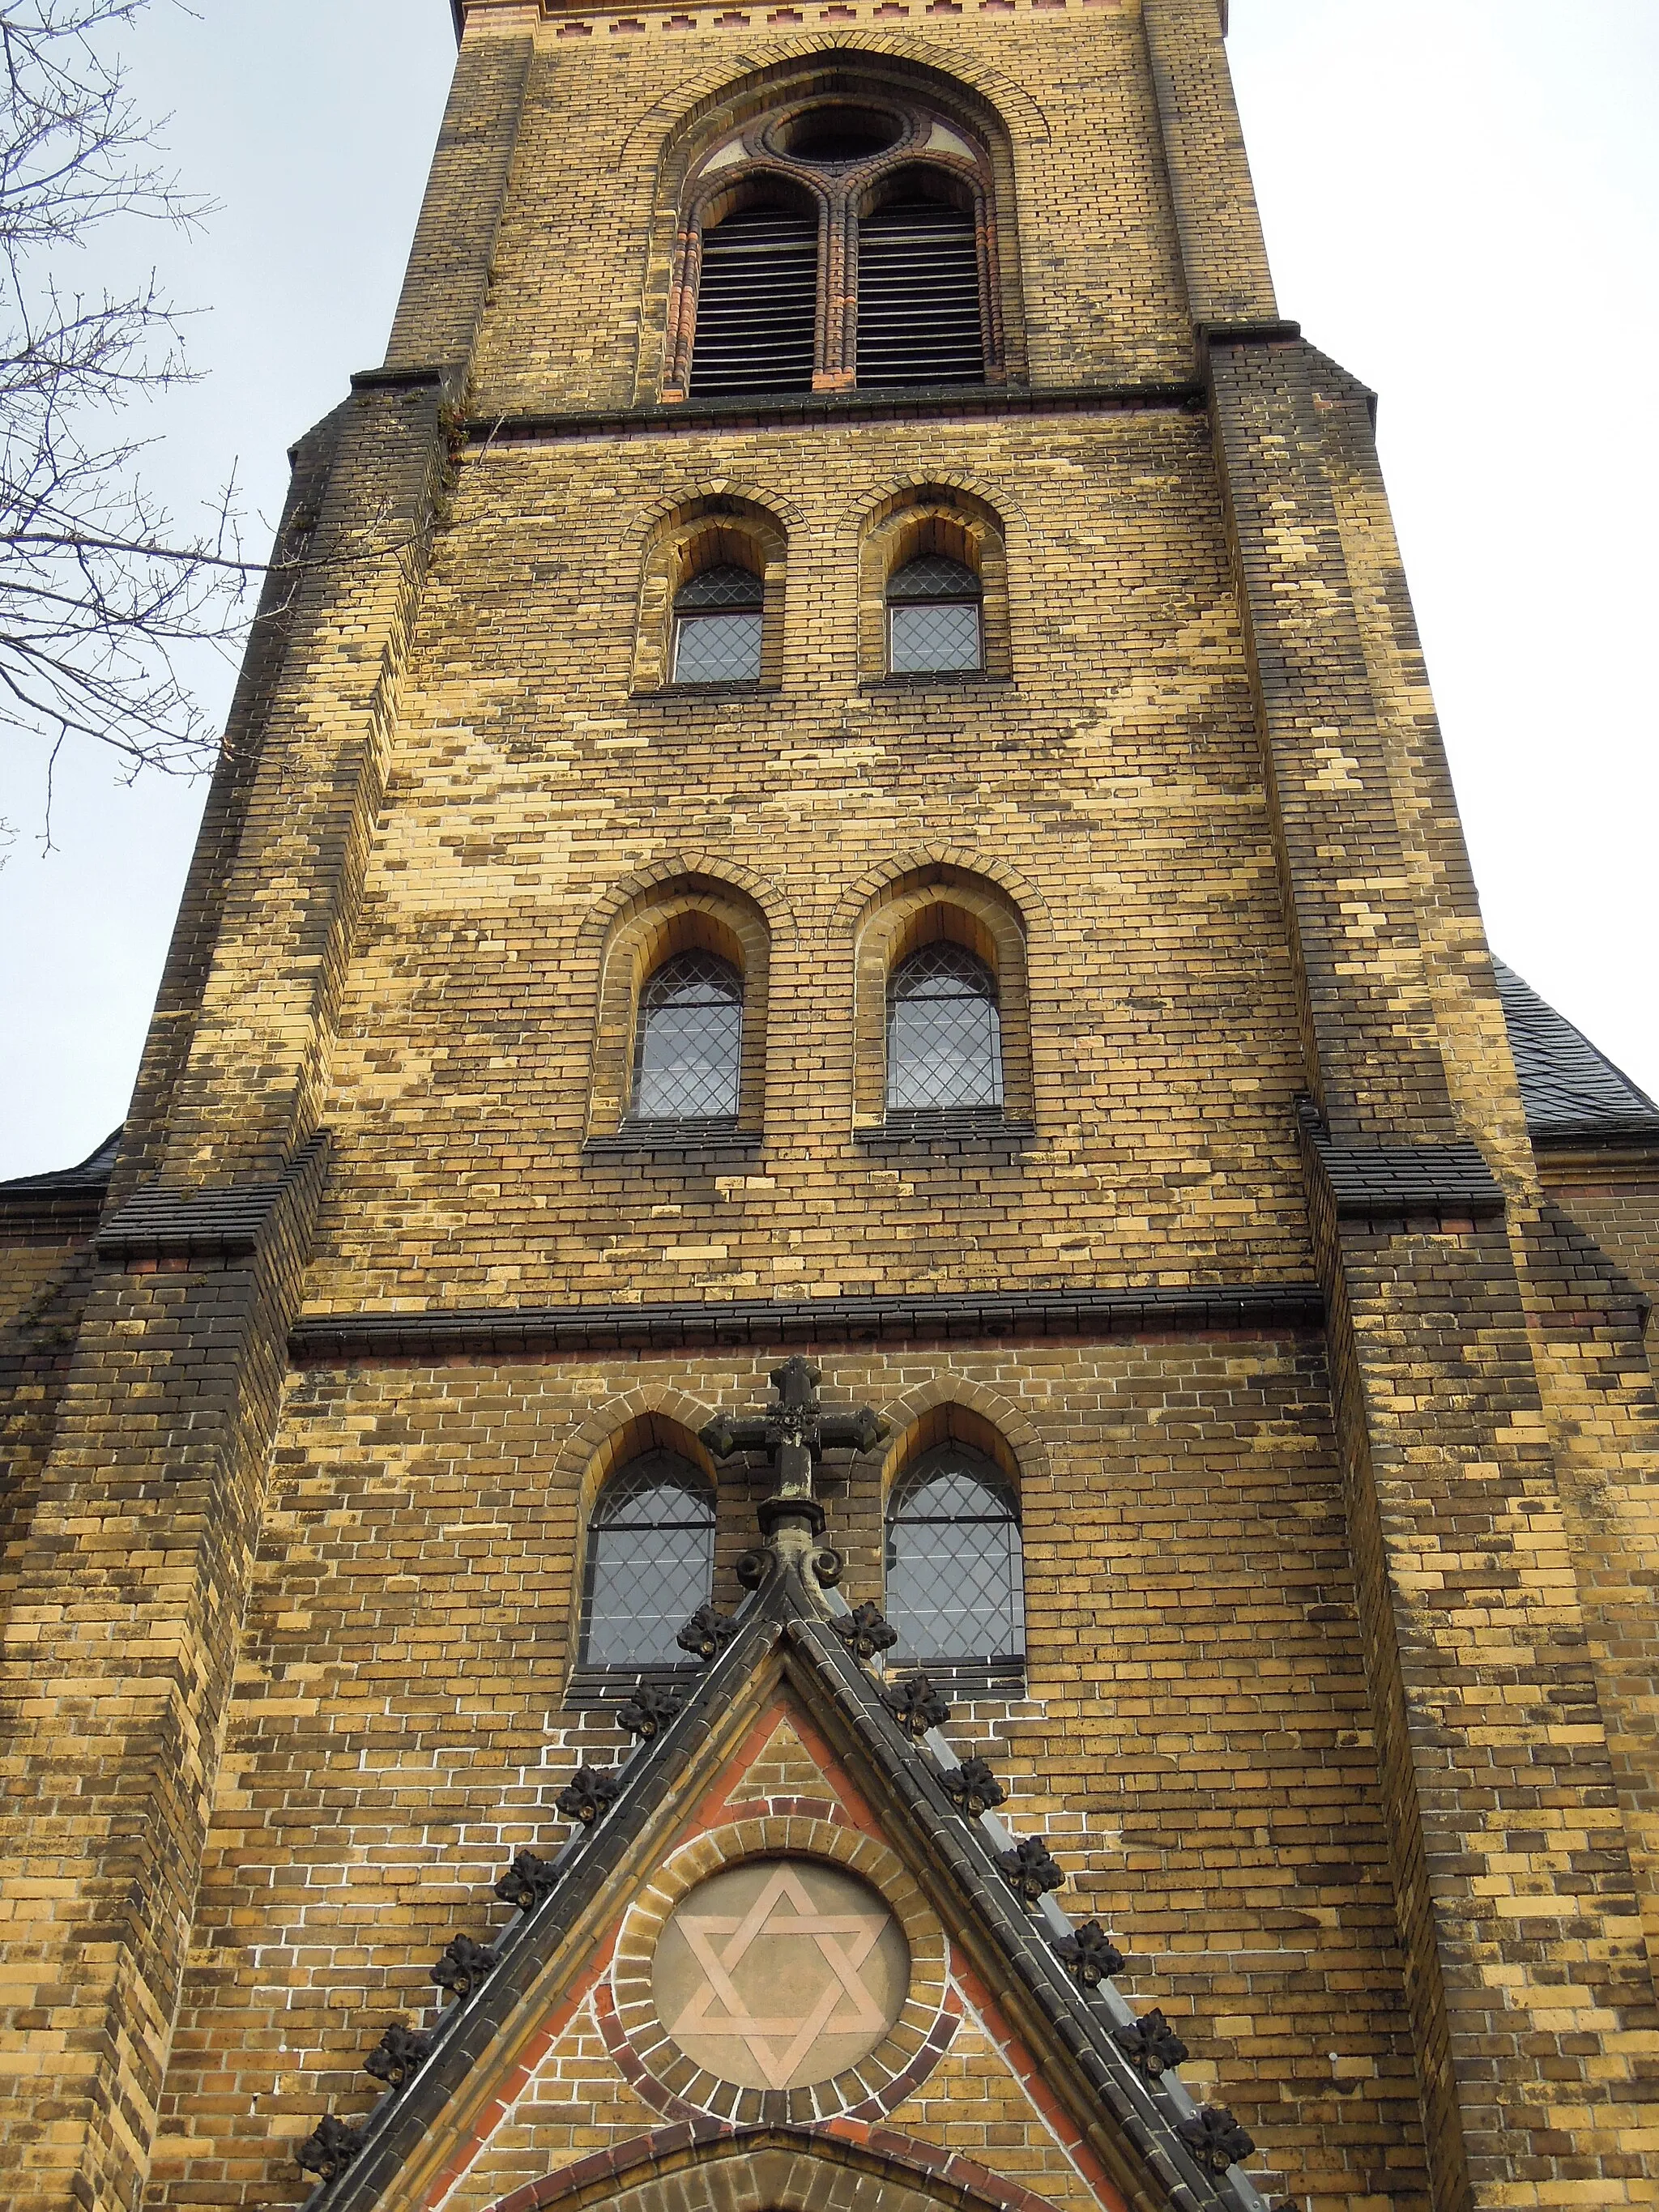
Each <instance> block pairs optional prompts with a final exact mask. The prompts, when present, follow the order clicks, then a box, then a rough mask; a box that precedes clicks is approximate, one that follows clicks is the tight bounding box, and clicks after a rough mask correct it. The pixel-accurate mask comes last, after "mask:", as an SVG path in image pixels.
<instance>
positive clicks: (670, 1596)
mask: <svg viewBox="0 0 1659 2212" xmlns="http://www.w3.org/2000/svg"><path fill="white" fill-rule="evenodd" d="M713 1590H714V1492H712V1490H711V1489H710V1488H709V1486H708V1482H707V1481H706V1480H704V1478H703V1476H702V1474H699V1473H698V1471H697V1469H696V1468H695V1467H693V1466H692V1465H691V1464H690V1462H689V1461H688V1460H683V1459H681V1458H680V1457H679V1456H678V1455H677V1454H676V1453H673V1452H670V1451H653V1452H647V1453H646V1454H645V1455H644V1456H643V1457H642V1458H640V1459H636V1460H631V1461H629V1464H628V1465H627V1466H626V1467H625V1468H623V1469H622V1470H621V1471H620V1472H619V1473H618V1474H614V1475H612V1477H611V1480H610V1481H609V1482H607V1483H606V1485H605V1488H604V1489H603V1490H602V1491H601V1492H599V1503H598V1504H597V1505H596V1506H595V1507H594V1509H593V1518H592V1522H591V1523H590V1525H589V1528H588V1533H587V1583H586V1589H585V1591H584V1593H583V1598H582V1660H583V1662H584V1664H586V1665H587V1666H590V1667H628V1668H647V1667H676V1666H682V1667H683V1666H684V1664H685V1654H684V1652H683V1651H682V1650H680V1649H679V1646H678V1644H676V1643H675V1641H674V1639H675V1638H676V1637H677V1636H678V1634H679V1632H680V1630H681V1629H682V1628H684V1626H685V1624H686V1622H687V1621H688V1620H690V1617H691V1615H692V1614H693V1613H695V1612H696V1609H697V1607H699V1606H700V1605H706V1604H707V1603H708V1600H709V1597H710V1595H712V1593H713Z"/></svg>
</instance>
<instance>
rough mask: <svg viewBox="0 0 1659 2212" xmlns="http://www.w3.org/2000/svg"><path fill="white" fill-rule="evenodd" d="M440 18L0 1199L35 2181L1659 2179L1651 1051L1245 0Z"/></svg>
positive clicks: (877, 1)
mask: <svg viewBox="0 0 1659 2212" xmlns="http://www.w3.org/2000/svg"><path fill="white" fill-rule="evenodd" d="M427 3H428V4H435V0H427ZM458 17H459V21H458V31H459V63H458V67H457V73H456V77H455V82H454V89H453V97H452V100H451V103H450V106H449V109H448V112H447V118H446V120H445V124H444V126H443V131H442V135H441V140H440V143H439V146H438V150H437V155H436V159H435V165H434V168H433V172H432V179H431V184H430V188H429V190H428V195H427V198H426V203H425V205H424V208H423V210H422V213H421V216H420V221H419V226H418V229H417V231H416V239H415V244H414V248H413V252H412V253H411V256H410V264H409V273H408V278H407V282H406V284H405V288H404V294H403V298H402V301H401V304H400V306H399V308H398V314H397V319H396V323H395V326H394V328H393V331H392V339H391V343H390V348H389V350H388V352H387V355H386V362H385V363H384V365H383V366H382V367H380V368H374V369H370V370H368V371H366V372H364V373H362V374H358V375H356V376H355V377H354V378H353V379H352V380H351V386H350V391H349V396H348V397H347V398H345V399H344V400H343V403H342V404H341V405H340V406H339V408H338V409H337V410H336V411H335V412H334V413H333V414H332V415H331V416H329V417H328V418H327V420H326V421H325V422H322V423H321V424H319V426H318V427H317V428H315V429H314V430H313V431H312V432H310V433H309V434H308V435H306V436H305V437H304V438H302V439H301V441H300V442H299V444H298V445H297V446H296V447H295V451H294V456H293V459H294V475H293V488H292V493H291V496H290V498H289V504H288V507H287V510H286V512H285V513H284V515H283V521H282V526H281V533H280V538H279V544H278V551H277V567H276V569H275V571H274V572H273V575H272V579H271V582H270V588H269V590H268V592H267V594H266V599H265V603H264V607H263V609H262V611H261V615H260V618H259V621H258V623H257V625H256V627H255V631H254V637H253V643H252V647H251V649H250V653H249V656H248V659H247V663H246V669H245V671H244V673H243V677H242V679H241V683H240V690H239V691H238V694H237V698H236V702H235V708H234V718H233V722H232V726H231V729H230V732H229V738H228V744H227V747H226V750H225V755H224V759H223V763H222V767H221V769H220V770H219V772H218V775H217V777H216V781H215V783H214V786H213V789H212V794H211V797H210V801H209V805H208V809H207V814H206V817H205V821H204V827H203V830H202V836H201V841H200V844H199V847H198V849H197V854H196V859H195V862H194V865H193V867H192V870H191V876H190V879H189V884H188V887H187V890H186V892H185V900H184V905H183V909H182V912H181V915H180V917H179V926H178V930H177V934H176V936H175V938H174V940H173V950H172V953H171V956H170V958H169V962H168V965H167V973H166V977H165V981H164V983H163V986H162V989H161V998H160V1001H159V1004H158V1006H157V1009H156V1012H155V1021H154V1024H153V1026H152V1029H151V1030H150V1035H149V1044H148V1047H147V1049H146V1053H145V1055H144V1060H143V1067H142V1070H141V1072H140V1074H139V1078H138V1082H137V1090H136V1092H135V1095H134V1098H133V1103H132V1107H131V1113H130V1115H129V1117H128V1119H127V1121H126V1122H125V1127H124V1128H123V1129H122V1130H121V1131H120V1132H119V1133H118V1136H117V1138H116V1139H112V1144H111V1146H109V1147H107V1148H106V1151H105V1152H103V1153H101V1154H100V1155H99V1156H98V1157H97V1158H95V1159H94V1160H92V1161H89V1162H88V1163H85V1164H83V1165H82V1167H81V1168H79V1169H75V1170H65V1171H64V1172H63V1173H62V1174H59V1175H57V1176H38V1177H33V1178H30V1179H27V1180H26V1181H25V1182H20V1183H15V1184H12V1185H10V1186H8V1187H6V1188H4V1189H0V1253H3V1271H0V1282H3V1285H4V1288H5V1292H6V1302H5V1305H4V1309H3V1318H4V1322H5V1328H4V1334H3V1337H0V1360H3V1365H0V1380H3V1382H4V1383H5V1384H6V1385H7V1387H8V1389H9V1393H10V1395H9V1401H8V1402H9V1411H8V1412H7V1413H6V1415H5V1419H6V1424H7V1425H6V1428H5V1431H4V1435H5V1437H6V1449H7V1472H6V1474H5V1477H4V1481H3V1486H0V1620H3V1626H4V1643H3V1661H4V1673H3V1687H4V1699H5V1716H6V1717H5V1727H6V1735H5V1739H4V1751H3V1759H4V1770H3V1771H4V1778H5V1792H4V1802H3V1805H0V1857H3V1869H4V1871H3V1882H0V1896H3V1899H4V1903H3V1918H0V1935H3V1959H4V1965H3V1978H0V2008H3V2018H0V2170H3V2172H4V2174H5V2190H4V2195H5V2201H6V2203H8V2205H9V2206H11V2207H12V2208H14V2212H207V2208H213V2212H252V2208H256V2207H258V2208H265V2207H275V2206H296V2205H299V2204H300V2203H302V2202H304V2203H308V2204H309V2205H311V2206H312V2207H313V2212H440V2208H441V2212H532V2207H533V2208H559V2212H588V2208H593V2212H600V2208H605V2212H610V2208H612V2207H615V2208H617V2212H831V2209H832V2208H844V2207H849V2206H853V2205H857V2206H860V2207H865V2206H868V2207H871V2208H874V2212H1166V2209H1168V2208H1173V2212H1260V2208H1261V2205H1262V2204H1263V2203H1264V2202H1267V2203H1273V2204H1276V2205H1280V2206H1283V2207H1285V2208H1287V2212H1288V2208H1290V2207H1295V2208H1297V2212H1379V2208H1383V2207H1388V2208H1390V2212H1473V2209H1474V2208H1479V2212H1521V2208H1527V2212H1585V2208H1595V2212H1609V2208H1613V2207H1616V2206H1622V2205H1632V2206H1635V2205H1648V2206H1651V2205H1653V2204H1654V2203H1656V2202H1659V2093H1656V2090H1655V2087H1654V2086H1653V2068H1654V2054H1655V2051H1656V2047H1659V2044H1656V2038H1659V2002H1656V1985H1655V1969H1656V1960H1659V1622H1656V1613H1655V1591H1656V1577H1659V1541H1656V1534H1659V1532H1656V1526H1655V1514H1654V1499H1655V1495H1656V1492H1655V1482H1656V1477H1659V1459H1656V1453H1655V1443H1656V1431H1655V1411H1654V1394H1653V1376H1652V1373H1651V1371H1650V1365H1649V1361H1648V1358H1647V1353H1646V1350H1645V1348H1644V1326H1645V1322H1646V1316H1647V1310H1648V1307H1647V1297H1646V1295H1645V1294H1644V1285H1646V1287H1647V1289H1648V1290H1651V1289H1652V1288H1653V1287H1654V1285H1655V1283H1656V1281H1659V1110H1656V1109H1655V1108H1654V1106H1653V1104H1652V1102H1650V1101H1649V1100H1647V1099H1646V1098H1644V1097H1643V1096H1642V1095H1641V1093H1639V1092H1638V1091H1636V1090H1635V1089H1634V1088H1633V1086H1632V1085H1629V1084H1628V1083H1626V1081H1625V1080H1624V1079H1623V1078H1622V1077H1620V1075H1619V1073H1618V1072H1617V1071H1616V1070H1615V1069H1613V1068H1611V1067H1610V1066H1608V1065H1607V1063H1606V1062H1605V1061H1604V1060H1602V1059H1601V1056H1600V1055H1599V1054H1596V1053H1595V1051H1594V1049H1593V1048H1591V1047H1590V1046H1589V1044H1588V1043H1586V1042H1585V1041H1584V1040H1583V1038H1582V1037H1580V1036H1577V1032H1575V1031H1573V1030H1571V1028H1570V1027H1569V1026H1568V1025H1567V1024H1565V1022H1563V1021H1562V1020H1561V1018H1560V1017H1559V1016H1558V1015H1556V1014H1554V1013H1553V1012H1552V1010H1551V1009H1549V1008H1548V1007H1546V1006H1543V1005H1542V1004H1541V1002H1540V1001H1539V1000H1536V999H1535V998H1534V996H1533V995H1532V994H1530V993H1529V992H1528V989H1527V987H1526V986H1525V985H1524V984H1523V983H1522V982H1521V981H1520V980H1519V979H1518V978H1516V977H1514V976H1511V975H1509V973H1508V971H1507V970H1502V969H1496V968H1495V964H1494V963H1493V961H1492V957H1491V955H1490V953H1489V952H1488V950H1487V947H1486V941H1485V938H1484V935H1483V933H1482V928H1481V924H1480V915H1479V910H1478V908H1477V905H1476V902H1475V897H1474V889H1473V886H1472V884H1471V880H1470V876H1469V871H1468V861H1467V858H1466V855H1465V852H1464V848H1463V844H1462V836H1461V832H1460V829H1459V824H1458V819H1457V813H1456V809H1455V802H1454V799H1453V797H1452V793H1451V788H1450V785H1449V779H1448V776H1447V772H1446V766H1445V761H1444V757H1443V752H1442V750H1441V745H1440V740H1439V737H1438V734H1437V728H1436V725H1435V721H1434V717H1433V712H1432V707H1431V701H1430V697H1429V693H1428V688H1427V684H1426V679H1425V672H1424V668H1423V663H1422V659H1421V654H1420V652H1419V645H1418V641H1417V638H1416V635H1415V632H1414V629H1413V620H1412V615H1411V611H1410V606H1409V603H1408V601H1407V595H1406V592H1405V587H1404V585H1403V582H1402V580H1401V565H1400V558H1399V553H1398V550H1397V547H1396V545H1395V538H1394V536H1393V532H1392V528H1391V526H1390V522H1389V513H1388V507H1387V503H1386V501H1385V498H1384V495H1383V487H1382V483H1381V480H1380V477H1379V474H1378V471H1377V464H1376V448H1375V445H1374V441H1373V435H1372V421H1373V406H1374V402H1373V398H1372V395H1371V394H1370V392H1367V391H1366V390H1365V389H1364V387H1363V386H1361V385H1360V384H1359V383H1358V381H1357V380H1355V378H1354V377H1353V376H1352V375H1351V374H1348V373H1347V372H1346V370H1344V369H1343V368H1340V367H1339V366H1338V365H1337V364H1336V363H1335V362H1332V361H1330V360H1328V358H1326V356H1323V355H1322V354H1321V353H1320V352H1318V351H1317V350H1316V348H1315V347H1314V346H1313V345H1312V344H1311V343H1310V342H1309V341H1308V340H1306V339H1304V337H1303V336H1302V335H1301V332H1300V331H1299V329H1298V326H1297V324H1296V323H1294V322H1291V321H1288V320H1286V319H1285V318H1284V317H1283V316H1282V315H1281V314H1280V313H1279V306H1278V303H1277V301H1275V298H1274V295H1273V287H1272V283H1271V282H1270V279H1269V276H1268V270H1267V257H1266V253H1265V252H1264V248H1263V243H1262V238H1261V228H1260V225H1259V222H1258V219H1257V216H1256V213H1255V202H1254V198H1253V196H1252V191H1251V186H1250V179H1249V171H1248V167H1247V165H1246V161H1245V156H1244V152H1243V144H1242V142H1241V139H1240V135H1239V130H1238V123H1237V114H1236V112H1235V107H1234V103H1233V98H1232V94H1231V87H1230V82H1229V78H1228V71H1227V64H1226V58H1225V44H1224V40H1225V29H1226V25H1225V4H1219V0H786V3H785V4H778V5H768V4H766V0H539V4H538V0H458ZM1517 1068H1518V1070H1519V1073H1518V1074H1517Z"/></svg>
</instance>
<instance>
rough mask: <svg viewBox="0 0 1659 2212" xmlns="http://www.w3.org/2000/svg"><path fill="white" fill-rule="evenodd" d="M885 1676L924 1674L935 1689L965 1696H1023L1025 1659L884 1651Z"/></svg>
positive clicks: (892, 1677)
mask: <svg viewBox="0 0 1659 2212" xmlns="http://www.w3.org/2000/svg"><path fill="white" fill-rule="evenodd" d="M884 1660H885V1666H886V1679H887V1680H889V1681H890V1682H893V1681H900V1680H902V1679H903V1678H904V1676H905V1675H906V1674H925V1675H926V1676H927V1679H928V1680H929V1681H930V1682H931V1683H932V1684H933V1687H934V1688H935V1689H936V1690H944V1691H945V1692H947V1693H948V1692H955V1693H956V1694H957V1696H958V1697H962V1698H972V1697H980V1698H1023V1697H1024V1696H1025V1694H1026V1689H1025V1662H1024V1659H897V1660H896V1659H895V1658H894V1657H893V1656H892V1654H891V1653H890V1652H889V1653H886V1654H884Z"/></svg>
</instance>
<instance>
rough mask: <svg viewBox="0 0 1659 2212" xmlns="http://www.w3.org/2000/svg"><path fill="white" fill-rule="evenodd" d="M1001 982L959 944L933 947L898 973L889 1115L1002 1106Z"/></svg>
mask: <svg viewBox="0 0 1659 2212" xmlns="http://www.w3.org/2000/svg"><path fill="white" fill-rule="evenodd" d="M1001 1103H1002V1027H1001V1024H1000V1020H999V1019H998V1016H997V1000H996V985H995V983H994V981H992V978H991V974H990V971H989V969H987V968H986V966H985V965H984V963H983V962H981V961H979V960H976V959H975V957H974V956H973V954H972V953H971V952H969V951H964V949H963V947H962V946H961V945H924V946H923V947H922V949H921V951H920V952H915V953H913V954H912V955H911V957H909V959H908V960H907V961H905V962H904V963H903V965H902V967H901V968H900V969H898V970H897V972H896V975H894V977H893V980H892V982H891V984H890V987H889V993H888V1007H887V1105H888V1109H889V1111H890V1112H895V1111H896V1112H912V1111H915V1110H918V1109H928V1108H937V1109H951V1108H961V1107H968V1106H1000V1105H1001Z"/></svg>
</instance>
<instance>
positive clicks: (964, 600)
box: [887, 553, 985, 676]
mask: <svg viewBox="0 0 1659 2212" xmlns="http://www.w3.org/2000/svg"><path fill="white" fill-rule="evenodd" d="M887 665H888V666H889V667H890V669H891V670H892V672H893V673H894V675H895V676H932V675H942V674H948V673H951V672H960V671H963V670H972V669H976V668H982V667H983V666H984V665H985V641H984V626H983V624H982V623H981V619H980V584H979V578H978V577H977V576H976V575H975V574H974V572H973V570H972V569H971V568H966V567H964V565H963V562H960V561H951V560H947V559H946V557H945V555H944V554H942V553H927V554H924V555H923V556H921V559H920V560H919V561H908V562H906V563H905V565H904V566H903V568H900V569H898V570H897V571H896V573H895V574H894V575H893V577H892V579H891V580H890V582H889V584H888V586H887Z"/></svg>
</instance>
